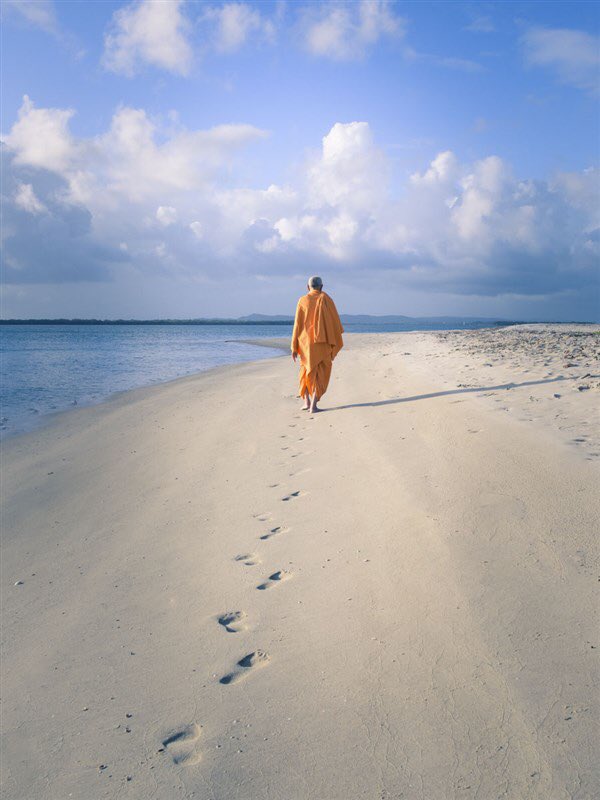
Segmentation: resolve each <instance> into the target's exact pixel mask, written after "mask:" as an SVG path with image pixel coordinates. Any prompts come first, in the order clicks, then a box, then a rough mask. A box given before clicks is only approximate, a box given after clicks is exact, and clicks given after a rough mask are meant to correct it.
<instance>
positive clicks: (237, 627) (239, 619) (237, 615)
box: [217, 611, 247, 633]
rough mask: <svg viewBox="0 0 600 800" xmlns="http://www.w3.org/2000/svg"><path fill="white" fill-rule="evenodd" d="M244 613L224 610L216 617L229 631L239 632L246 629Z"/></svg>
mask: <svg viewBox="0 0 600 800" xmlns="http://www.w3.org/2000/svg"><path fill="white" fill-rule="evenodd" d="M245 619H246V614H245V612H244V611H226V612H225V613H224V614H221V616H220V617H218V619H217V622H218V623H219V625H222V626H223V627H224V628H225V630H226V631H228V632H229V633H239V631H244V630H246V627H247V626H246V623H245V622H244V620H245Z"/></svg>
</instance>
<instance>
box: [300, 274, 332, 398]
mask: <svg viewBox="0 0 600 800" xmlns="http://www.w3.org/2000/svg"><path fill="white" fill-rule="evenodd" d="M343 332H344V329H343V327H342V323H341V321H340V318H339V315H338V312H337V309H336V307H335V303H334V302H333V300H332V299H331V297H329V295H328V294H325V292H323V291H318V290H317V289H311V290H310V292H309V293H308V294H305V295H304V296H303V297H301V298H300V300H298V306H297V308H296V319H295V321H294V331H293V333H292V353H298V355H299V356H300V362H301V364H302V366H301V367H300V389H299V395H300V397H304V395H305V394H306V392H308V393H309V394H311V395H313V394H315V392H316V395H317V398H321V397H323V395H324V394H325V392H326V391H327V386H328V385H329V378H330V377H331V365H332V363H333V359H334V358H335V357H336V356H337V354H338V353H339V352H340V350H341V349H342V347H343V346H344V342H343V339H342V333H343Z"/></svg>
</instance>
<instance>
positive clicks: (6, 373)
mask: <svg viewBox="0 0 600 800" xmlns="http://www.w3.org/2000/svg"><path fill="white" fill-rule="evenodd" d="M443 327H444V326H443V325H440V324H437V325H432V326H421V327H420V329H443ZM447 327H448V328H450V327H456V324H454V325H453V326H450V325H448V326H447ZM464 327H467V328H468V327H484V324H483V323H473V324H468V325H465V326H464ZM345 328H346V331H347V332H349V333H351V332H356V333H372V332H389V331H402V330H414V326H412V327H409V326H406V325H405V326H403V325H402V324H396V325H393V324H386V325H367V324H353V325H346V326H345ZM291 330H292V326H291V325H287V324H286V325H269V324H266V325H224V324H219V325H146V324H145V325H35V324H28V325H0V373H1V374H0V438H6V437H7V436H12V435H14V434H17V433H23V432H26V431H30V430H32V429H34V428H36V427H37V426H39V425H40V424H43V423H44V422H45V421H46V420H47V419H48V416H49V415H51V414H53V413H56V412H59V411H66V410H67V409H70V408H73V407H76V406H77V407H79V406H86V405H92V404H94V403H99V402H101V401H102V400H105V399H106V398H107V397H109V396H110V395H112V394H114V393H115V392H122V391H125V390H127V389H134V388H137V387H140V386H149V385H152V384H156V383H161V382H163V381H168V380H172V379H174V378H179V377H182V376H184V375H191V374H193V373H195V372H202V371H204V370H207V369H211V368H212V367H217V366H221V365H224V364H234V363H239V362H243V361H254V360H258V359H263V358H272V357H273V356H275V355H277V353H278V351H277V350H273V349H270V348H265V347H260V346H258V345H252V344H245V343H244V342H242V341H241V340H243V339H260V338H275V337H286V338H289V337H290V335H291Z"/></svg>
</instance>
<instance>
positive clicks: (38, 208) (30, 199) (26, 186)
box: [15, 183, 48, 214]
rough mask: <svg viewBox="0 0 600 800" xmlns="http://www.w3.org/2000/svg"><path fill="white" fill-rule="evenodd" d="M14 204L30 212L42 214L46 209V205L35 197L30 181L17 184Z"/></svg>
mask: <svg viewBox="0 0 600 800" xmlns="http://www.w3.org/2000/svg"><path fill="white" fill-rule="evenodd" d="M15 204H16V205H17V206H18V207H19V208H22V209H23V211H28V212H29V213H30V214H43V213H44V212H46V211H48V209H47V208H46V206H45V205H44V204H43V203H42V202H41V201H40V200H39V199H38V198H37V197H36V194H35V192H34V191H33V186H32V185H31V184H30V183H19V184H17V189H16V191H15Z"/></svg>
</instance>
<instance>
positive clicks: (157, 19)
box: [103, 0, 192, 77]
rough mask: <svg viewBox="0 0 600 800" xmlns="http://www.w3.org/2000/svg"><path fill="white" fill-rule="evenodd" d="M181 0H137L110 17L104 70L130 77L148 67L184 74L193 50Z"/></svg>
mask: <svg viewBox="0 0 600 800" xmlns="http://www.w3.org/2000/svg"><path fill="white" fill-rule="evenodd" d="M182 6H183V2H182V0H168V2H157V1H156V0H137V1H136V2H133V3H130V4H129V5H127V6H124V7H123V8H120V9H119V10H118V11H116V12H115V13H114V15H113V18H112V22H111V29H110V31H109V32H108V33H107V34H106V36H105V39H104V55H103V64H104V67H105V68H106V69H108V70H110V71H112V72H118V73H122V74H123V75H127V76H129V77H131V76H133V75H135V74H136V73H137V72H139V71H140V70H141V69H142V67H144V66H146V65H147V64H150V65H152V66H155V67H159V68H161V69H165V70H167V71H168V72H173V73H175V74H179V75H187V74H188V73H189V71H190V68H191V64H192V48H191V46H190V44H189V41H188V38H187V31H188V23H187V20H186V19H185V17H184V15H183V13H182Z"/></svg>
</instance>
